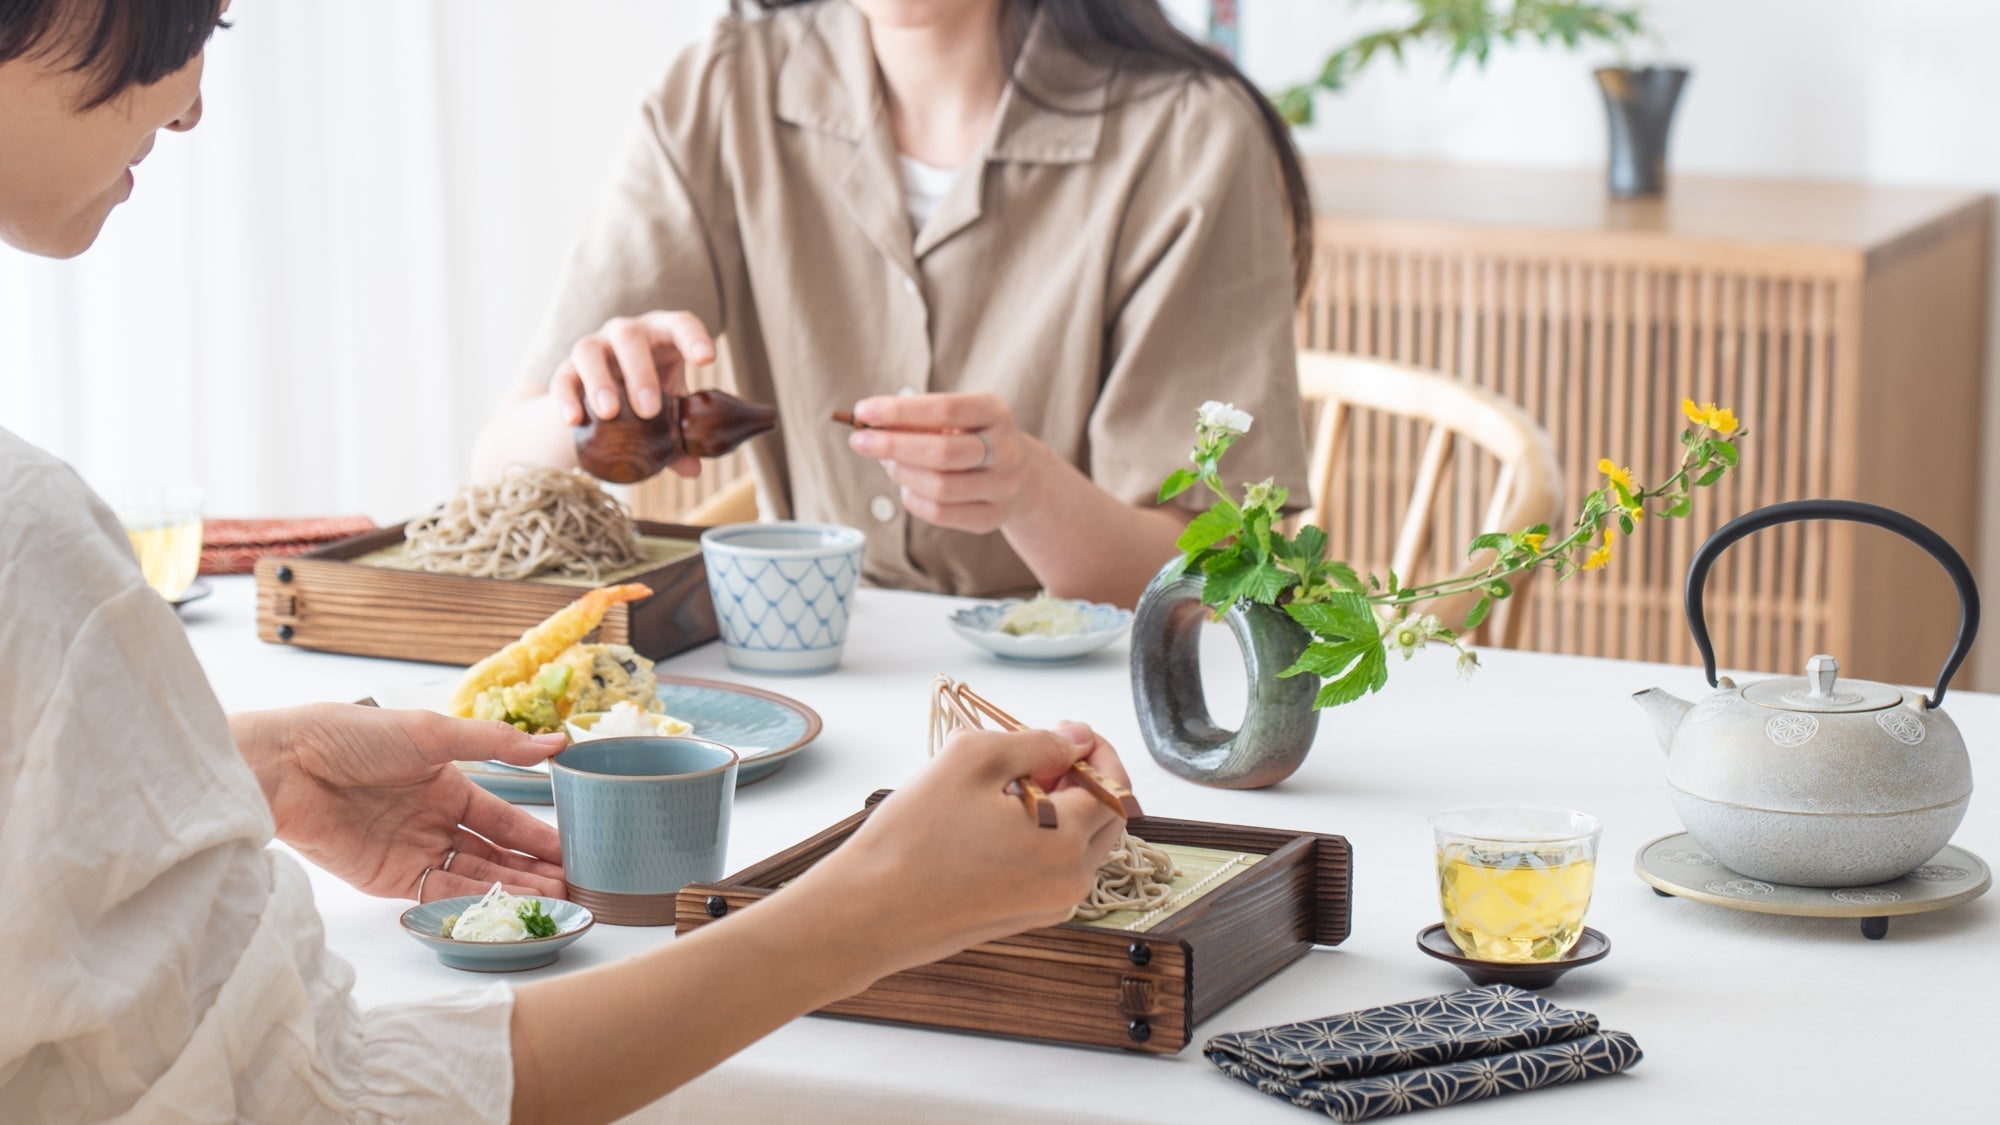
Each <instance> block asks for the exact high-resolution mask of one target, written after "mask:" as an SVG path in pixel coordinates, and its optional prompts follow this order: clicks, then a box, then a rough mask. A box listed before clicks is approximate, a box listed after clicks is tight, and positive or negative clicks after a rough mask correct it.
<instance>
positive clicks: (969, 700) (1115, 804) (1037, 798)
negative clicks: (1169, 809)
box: [936, 677, 1144, 828]
mask: <svg viewBox="0 0 2000 1125" xmlns="http://www.w3.org/2000/svg"><path fill="white" fill-rule="evenodd" d="M939 679H940V682H939V684H938V686H937V689H936V690H937V693H938V697H939V698H940V699H942V700H943V701H944V702H945V704H946V706H948V707H950V708H951V709H952V712H953V713H954V714H955V715H957V717H958V721H959V722H960V723H961V724H962V725H964V726H968V727H971V728H973V729H975V730H977V729H980V728H983V727H984V726H985V725H986V724H985V723H984V722H983V721H981V719H980V716H981V715H982V714H983V715H985V716H986V718H988V719H991V720H993V722H994V723H995V724H997V725H998V726H999V727H1000V728H1001V729H1002V730H1008V731H1020V730H1026V729H1028V724H1026V723H1024V722H1022V721H1021V720H1019V719H1017V718H1015V717H1014V716H1012V715H1009V714H1008V713H1007V712H1005V711H1002V710H1001V709H1000V708H999V707H997V706H995V705H994V703H993V701H992V700H989V699H987V698H986V697H985V696H983V695H980V694H979V693H978V692H976V691H973V690H972V689H971V688H969V687H967V686H965V685H964V684H962V683H959V682H958V681H956V680H952V679H949V678H946V677H940V678H939ZM1069 772H1070V775H1071V776H1073V777H1075V778H1076V780H1077V783H1078V784H1080V785H1082V786H1083V787H1084V788H1085V789H1088V790H1089V791H1090V795H1091V796H1093V797H1096V798H1097V800H1098V802H1099V803H1100V804H1102V805H1103V806H1104V807H1105V808H1108V809H1110V810H1111V811H1112V812H1115V813H1117V814H1118V815H1119V816H1122V817H1124V818H1125V819H1126V820H1131V819H1133V818H1134V817H1138V816H1142V815H1144V814H1143V813H1142V812H1141V811H1140V808H1139V799H1138V798H1137V797H1134V796H1133V795H1132V791H1131V790H1129V789H1127V788H1125V787H1124V786H1123V785H1120V784H1118V783H1117V782H1115V781H1113V780H1111V779H1110V778H1108V777H1106V776H1104V774H1102V773H1100V772H1099V771H1098V769H1097V767H1095V766H1093V765H1091V764H1090V763H1089V762H1078V763H1076V764H1075V765H1073V766H1071V767H1070V768H1069ZM1014 789H1015V791H1016V792H1017V793H1019V795H1020V797H1021V806H1022V807H1023V808H1025V809H1027V810H1028V813H1029V815H1031V816H1033V817H1034V818H1035V823H1036V824H1038V825H1040V826H1041V827H1043V828H1054V827H1055V826H1056V805H1055V802H1054V801H1051V800H1049V794H1048V791H1047V790H1045V789H1043V788H1042V787H1041V786H1040V785H1037V784H1036V783H1035V779H1034V778H1032V777H1017V778H1015V779H1014Z"/></svg>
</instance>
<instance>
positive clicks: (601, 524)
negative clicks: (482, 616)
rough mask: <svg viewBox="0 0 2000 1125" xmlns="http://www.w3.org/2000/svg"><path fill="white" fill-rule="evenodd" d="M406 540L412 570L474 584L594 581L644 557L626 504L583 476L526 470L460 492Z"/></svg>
mask: <svg viewBox="0 0 2000 1125" xmlns="http://www.w3.org/2000/svg"><path fill="white" fill-rule="evenodd" d="M403 539H404V543H405V547H404V556H403V557H404V559H405V561H406V562H407V563H408V564H409V565H410V566H412V567H415V568H416V569H418V570H428V571H432V572H434V573H439V574H463V575H468V576H470V577H473V578H532V577H534V576H535V575H538V574H549V573H555V574H561V575H565V576H568V577H573V578H588V579H590V580H591V581H593V582H595V581H598V580H600V579H601V578H602V577H603V576H604V575H605V574H606V573H608V572H610V571H615V570H618V569H620V568H622V567H627V566H630V565H632V564H633V563H635V562H638V561H639V559H640V554H639V546H638V530H637V529H636V528H635V527H633V525H632V516H631V514H630V513H628V512H627V511H626V510H625V505H623V504H621V503H619V502H618V501H617V500H616V499H614V498H612V497H611V496H610V495H609V494H608V493H606V492H605V491H604V490H603V489H602V488H599V487H598V486H597V482H596V481H594V480H592V479H591V478H589V477H588V476H585V475H584V474H582V473H578V472H571V471H566V470H562V469H545V468H536V467H532V466H527V465H510V466H508V468H507V470H506V472H504V473H502V474H501V476H500V479H499V480H498V481H496V482H494V483H492V484H476V485H470V486H468V487H465V488H462V489H459V490H458V493H457V494H456V495H454V496H453V497H452V498H451V499H450V500H448V501H446V502H445V503H444V504H443V505H442V506H440V507H439V508H438V510H437V511H435V512H432V513H431V514H430V515H427V516H423V517H421V518H419V519H414V520H411V521H410V523H409V525H408V526H407V527H405V528H404V529H403Z"/></svg>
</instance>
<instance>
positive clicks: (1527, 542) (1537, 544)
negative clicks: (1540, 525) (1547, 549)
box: [1521, 535, 1549, 551]
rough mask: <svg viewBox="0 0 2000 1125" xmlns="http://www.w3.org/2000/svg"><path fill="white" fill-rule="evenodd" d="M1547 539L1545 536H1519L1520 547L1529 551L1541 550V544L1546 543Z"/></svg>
mask: <svg viewBox="0 0 2000 1125" xmlns="http://www.w3.org/2000/svg"><path fill="white" fill-rule="evenodd" d="M1548 538H1549V537H1548V536H1547V535H1523V536H1521V546H1523V547H1526V548H1527V549H1528V550H1530V551H1539V550H1541V549H1542V544H1543V543H1545V542H1547V541H1548Z"/></svg>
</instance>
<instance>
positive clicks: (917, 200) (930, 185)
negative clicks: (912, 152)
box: [901, 156, 958, 231]
mask: <svg viewBox="0 0 2000 1125" xmlns="http://www.w3.org/2000/svg"><path fill="white" fill-rule="evenodd" d="M901 162H902V165H903V209H904V210H905V211H908V212H909V213H910V229H911V230H912V231H920V230H922V229H924V224H925V223H928V222H930V221H931V215H933V214H934V213H936V211H937V209H938V204H940V203H942V202H944V197H945V193H947V192H949V191H950V190H951V185H952V184H953V183H954V182H955V181H956V180H957V179H958V169H956V168H939V167H937V166H935V165H931V164H926V163H924V162H923V161H921V160H918V159H916V158H915V157H910V156H904V157H901Z"/></svg>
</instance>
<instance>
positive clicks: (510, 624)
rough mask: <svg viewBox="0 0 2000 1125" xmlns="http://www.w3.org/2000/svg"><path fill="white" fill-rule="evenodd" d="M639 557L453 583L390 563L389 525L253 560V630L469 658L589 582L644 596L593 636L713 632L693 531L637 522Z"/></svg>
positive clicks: (662, 645)
mask: <svg viewBox="0 0 2000 1125" xmlns="http://www.w3.org/2000/svg"><path fill="white" fill-rule="evenodd" d="M636 522H637V527H638V531H639V537H640V538H639V546H640V550H641V551H642V552H643V553H644V554H645V556H646V558H645V559H643V560H642V561H641V562H639V563H637V564H635V565H634V566H631V567H626V568H624V569H623V570H618V571H614V572H608V573H606V574H605V575H603V576H602V577H601V578H599V579H598V580H597V581H588V580H583V579H571V578H563V577H559V576H549V577H540V578H529V579H503V578H465V577H461V576H459V575H454V574H431V573H427V572H424V571H419V570H408V569H403V568H399V567H398V566H397V565H396V554H397V552H398V550H399V549H400V548H401V546H402V543H403V528H402V526H401V525H398V526H395V527H390V528H384V529H383V530H381V531H375V532H370V533H368V534H366V535H359V536H356V537H354V538H353V539H346V540H342V541H341V542H339V543H334V544H332V545H330V546H326V547H322V548H320V549H319V550H317V551H312V552H310V553H307V554H303V555H294V556H292V557H290V558H267V559H263V560H261V561H260V562H258V564H257V572H256V573H257V636H258V637H260V638H262V639H263V640H266V641H270V642H272V643H275V644H289V645H296V646H298V647H300V648H310V649H319V650H321V651H324V652H341V653H347V654H349V655H353V656H385V657H393V658H395V659H399V660H428V661H434V662H436V663H439V664H471V663H473V662H475V661H478V660H480V659H483V658H484V657H486V656H488V655H491V654H492V653H493V652H494V651H496V650H497V649H500V648H501V647H503V646H505V645H507V644H509V643H511V642H512V641H514V640H517V639H518V638H519V637H520V636H521V634H522V633H523V632H525V631H527V630H528V629H530V628H533V627H534V626H535V625H537V624H539V623H540V622H541V621H542V620H543V619H544V618H546V617H548V616H549V615H550V614H552V613H554V612H555V611H557V610H559V609H561V608H562V607H564V606H566V605H568V604H569V603H570V602H572V601H574V600H575V599H576V598H577V597H579V596H581V595H582V594H583V592H584V591H585V590H588V589H590V588H591V587H593V586H599V585H608V584H611V583H614V582H643V583H645V584H646V585H647V586H650V587H652V589H653V593H652V596H650V597H647V598H644V599H641V600H639V601H636V602H632V603H629V604H627V605H620V606H616V607H614V608H613V609H612V610H611V612H610V613H609V614H608V615H606V616H605V618H604V623H603V625H601V626H599V627H598V630H597V635H596V639H597V640H598V641H600V642H603V643H606V644H626V645H631V646H632V647H633V648H635V649H637V650H638V651H639V652H640V653H641V654H642V655H644V656H647V657H650V658H651V659H654V660H659V659H663V658H665V657H668V656H671V655H673V654H674V653H677V652H681V651H683V650H685V649H690V648H693V647H694V646H696V645H698V644H702V643H705V642H707V641H712V640H714V639H715V638H716V635H717V631H716V623H715V605H714V603H712V602H711V601H710V600H709V596H708V574H707V571H706V569H705V568H704V567H703V566H702V559H701V546H700V539H701V533H702V530H703V529H702V528H699V527H688V526H685V525H682V524H672V523H654V522H651V521H648V520H639V521H636Z"/></svg>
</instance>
